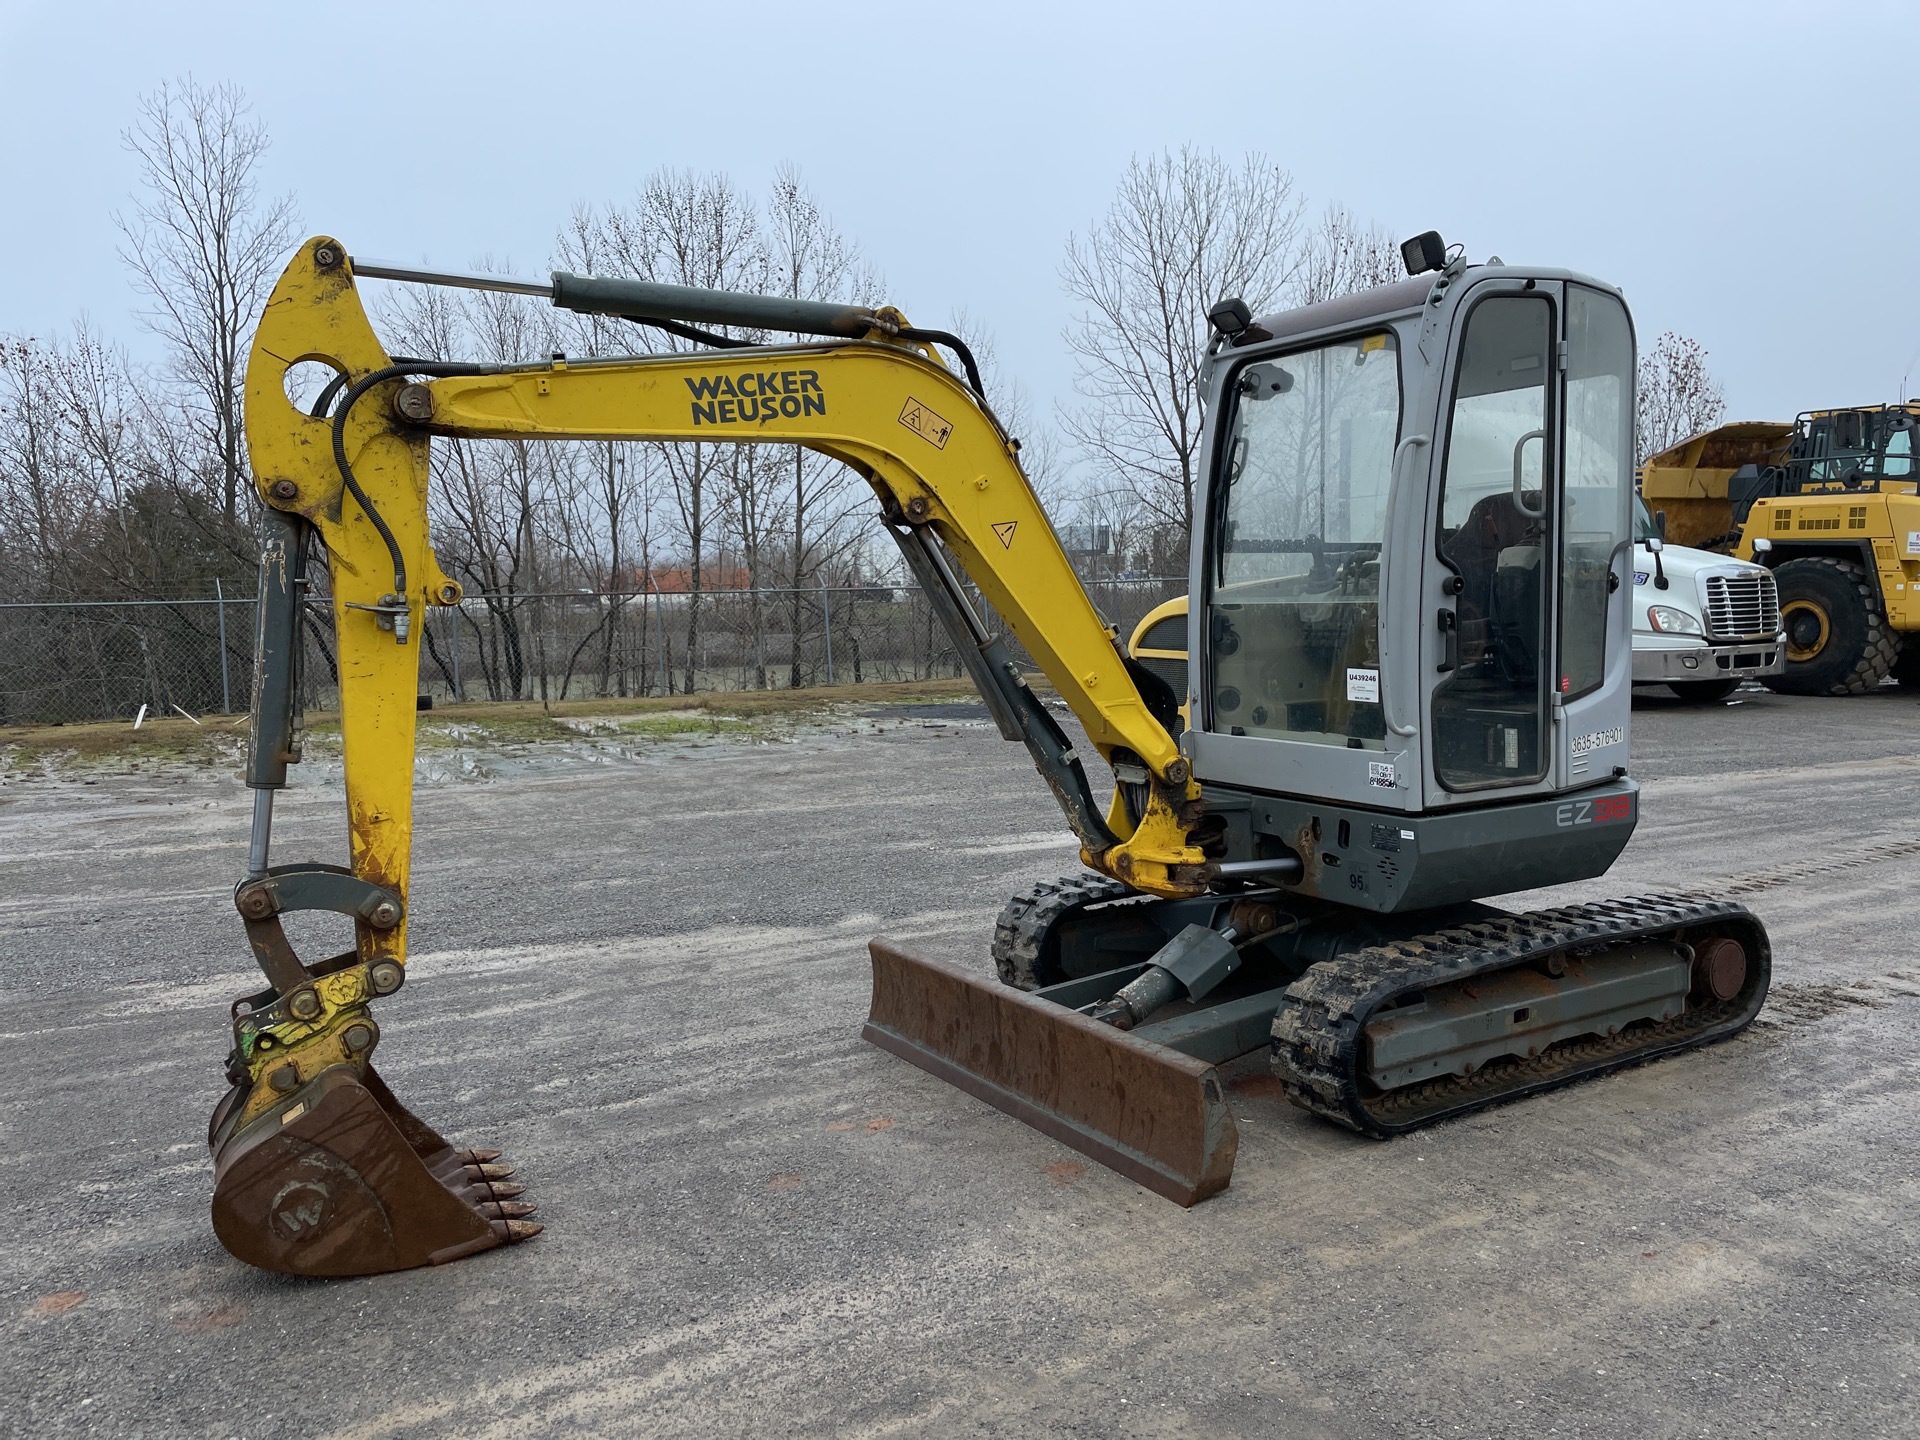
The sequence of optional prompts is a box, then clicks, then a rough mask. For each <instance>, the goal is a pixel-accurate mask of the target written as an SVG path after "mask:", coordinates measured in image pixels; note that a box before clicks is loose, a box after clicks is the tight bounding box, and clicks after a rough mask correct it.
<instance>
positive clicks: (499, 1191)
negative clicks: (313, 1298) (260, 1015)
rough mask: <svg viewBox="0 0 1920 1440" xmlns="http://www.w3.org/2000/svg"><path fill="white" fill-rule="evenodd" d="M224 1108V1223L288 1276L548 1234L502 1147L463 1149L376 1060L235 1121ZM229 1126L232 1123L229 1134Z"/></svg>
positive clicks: (219, 1206)
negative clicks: (521, 1198)
mask: <svg viewBox="0 0 1920 1440" xmlns="http://www.w3.org/2000/svg"><path fill="white" fill-rule="evenodd" d="M244 1096H245V1092H244V1091H241V1090H236V1091H234V1092H232V1093H231V1094H230V1095H229V1097H228V1099H226V1100H223V1101H222V1102H221V1106H220V1108H219V1109H217V1110H216V1111H215V1112H214V1118H213V1134H212V1135H211V1136H210V1140H211V1142H212V1144H213V1147H214V1192H213V1228H214V1233H215V1234H217V1235H218V1236H219V1237H220V1243H221V1244H222V1245H224V1246H226V1247H227V1249H228V1250H229V1251H230V1252H232V1253H233V1254H234V1255H235V1256H236V1257H238V1258H239V1259H241V1260H244V1261H246V1262H247V1263H248V1264H249V1265H257V1266H259V1267H260V1268H261V1269H263V1270H277V1271H279V1272H280V1273H282V1274H286V1275H331V1276H342V1275H378V1274H382V1273H384V1272H386V1271H389V1270H411V1269H413V1268H414V1267H415V1266H419V1265H441V1264H445V1263H446V1262H447V1261H449V1260H458V1259H460V1258H461V1257H462V1256H466V1255H471V1254H473V1253H475V1252H476V1251H480V1250H490V1249H492V1248H493V1247H494V1246H496V1245H507V1244H512V1243H513V1242H515V1241H518V1240H523V1239H528V1238H530V1237H531V1236H533V1235H537V1234H538V1233H539V1232H540V1227H539V1226H538V1225H536V1224H532V1223H531V1222H528V1221H525V1220H521V1219H518V1218H515V1217H518V1216H522V1215H526V1214H529V1213H531V1212H532V1210H533V1207H532V1206H531V1205H527V1204H523V1203H519V1202H516V1201H514V1200H513V1199H512V1198H511V1197H512V1196H515V1195H518V1194H519V1193H521V1189H522V1187H521V1186H519V1185H515V1184H512V1183H510V1182H508V1181H506V1178H505V1177H506V1176H508V1175H511V1174H512V1173H513V1172H512V1171H511V1170H510V1169H509V1168H508V1167H506V1166H504V1165H498V1164H494V1163H492V1162H493V1161H495V1160H497V1159H498V1152H496V1151H487V1150H477V1151H476V1150H456V1149H455V1148H454V1147H453V1146H451V1145H449V1144H448V1143H447V1142H446V1141H445V1140H443V1139H442V1138H441V1137H440V1136H439V1135H438V1134H437V1133H436V1132H435V1131H434V1130H433V1128H432V1127H431V1126H429V1125H427V1124H425V1123H424V1122H422V1121H421V1120H419V1119H418V1118H417V1117H415V1116H414V1115H413V1114H412V1112H410V1111H409V1110H408V1109H407V1108H406V1107H405V1106H403V1105H402V1104H400V1102H399V1101H398V1100H396V1099H394V1097H393V1092H392V1091H390V1090H388V1089H387V1087H386V1084H385V1082H384V1081H382V1080H381V1079H380V1077H379V1075H377V1074H376V1073H375V1072H374V1070H373V1067H372V1066H370V1065H369V1066H367V1067H366V1069H365V1071H364V1073H363V1072H362V1071H360V1070H359V1069H358V1068H357V1067H355V1066H353V1065H335V1066H333V1067H331V1068H329V1069H327V1070H323V1071H321V1072H320V1073H319V1074H318V1075H316V1076H315V1077H314V1078H313V1079H312V1080H310V1081H308V1082H307V1083H306V1084H304V1085H302V1086H300V1087H299V1088H297V1089H295V1090H293V1091H291V1092H290V1093H288V1094H287V1095H286V1096H285V1097H284V1098H282V1099H278V1100H276V1102H275V1103H274V1104H273V1106H272V1108H270V1109H268V1110H266V1111H265V1112H264V1113H263V1114H259V1115H257V1116H255V1117H254V1118H253V1119H251V1120H250V1121H248V1122H247V1123H246V1124H245V1125H244V1126H239V1127H238V1128H230V1127H231V1126H232V1122H233V1119H234V1117H235V1114H236V1112H237V1111H239V1109H240V1108H241V1107H240V1104H239V1101H240V1099H242V1098H244ZM222 1132H227V1133H222Z"/></svg>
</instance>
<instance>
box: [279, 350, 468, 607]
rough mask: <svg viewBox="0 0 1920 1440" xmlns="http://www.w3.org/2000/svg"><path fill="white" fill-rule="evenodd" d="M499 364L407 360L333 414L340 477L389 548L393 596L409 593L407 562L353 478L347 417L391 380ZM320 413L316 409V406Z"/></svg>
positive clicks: (370, 380)
mask: <svg viewBox="0 0 1920 1440" xmlns="http://www.w3.org/2000/svg"><path fill="white" fill-rule="evenodd" d="M502 368H503V367H502V366H498V365H470V364H468V365H463V364H458V363H452V362H445V361H438V360H413V359H408V360H406V361H404V362H402V363H400V364H395V365H388V366H386V367H385V368H384V369H380V370H375V371H374V372H373V373H372V374H370V375H365V376H362V377H361V378H360V379H358V380H356V381H354V383H353V384H352V385H351V386H350V387H349V388H348V390H347V395H346V398H345V399H344V400H342V401H341V402H340V408H339V409H338V410H336V411H334V413H333V463H334V464H335V465H337V466H338V467H339V468H340V478H341V480H343V481H344V482H345V483H346V487H347V493H348V494H350V495H352V496H353V498H354V499H355V500H356V501H358V502H359V505H360V508H361V509H362V510H364V511H366V512H367V518H368V519H369V520H371V521H372V522H373V528H374V529H375V530H376V531H378V532H379V534H380V539H381V542H382V543H383V544H385V545H386V547H387V554H388V555H389V556H390V557H391V558H392V560H393V593H394V594H395V595H398V596H399V597H400V598H401V599H402V600H403V601H404V600H405V599H406V594H407V561H406V557H405V556H403V555H402V554H401V553H400V542H399V541H398V540H396V539H394V538H393V531H392V530H391V529H389V528H388V526H387V522H386V518H385V517H384V516H382V515H381V513H380V510H379V507H378V506H376V505H375V504H374V503H373V501H372V500H371V499H369V498H368V496H367V492H366V491H364V490H362V489H361V488H360V482H359V481H358V480H356V479H355V478H354V474H353V466H352V464H351V463H350V462H349V461H348V460H347V416H348V415H350V414H352V413H353V407H354V405H355V404H357V403H358V402H359V399H360V397H361V396H362V395H364V394H366V393H367V391H369V390H371V389H372V388H373V387H374V386H375V385H378V384H379V383H380V382H381V381H383V380H392V379H394V378H395V377H396V376H400V375H433V376H447V375H497V374H499V373H500V371H501V370H502ZM345 378H346V377H344V376H340V377H337V378H336V379H335V380H334V381H332V382H331V383H330V384H329V385H328V387H327V390H324V391H322V392H321V395H322V398H323V399H327V400H331V399H332V398H333V397H332V395H331V394H329V393H328V392H329V391H331V390H333V388H334V386H336V385H338V384H339V383H340V380H343V379H345ZM316 413H317V407H316Z"/></svg>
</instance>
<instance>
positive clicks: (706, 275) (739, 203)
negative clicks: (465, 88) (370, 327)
mask: <svg viewBox="0 0 1920 1440" xmlns="http://www.w3.org/2000/svg"><path fill="white" fill-rule="evenodd" d="M575 223H576V225H585V226H587V227H589V228H594V227H597V231H598V234H597V238H596V249H597V253H601V254H604V255H606V256H607V257H609V259H610V260H611V261H612V262H614V263H615V264H616V265H617V266H618V268H619V269H620V271H621V272H622V273H624V274H627V275H632V276H635V277H637V278H639V279H642V280H656V281H664V282H666V283H668V284H673V285H694V286H698V287H700V288H702V289H708V290H746V291H755V290H763V289H765V288H766V286H767V283H768V269H767V254H766V246H765V243H764V238H763V236H762V234H761V227H760V216H759V213H758V209H757V207H756V206H755V205H754V203H753V201H752V199H751V198H750V197H748V196H747V195H746V194H744V193H743V192H741V191H740V190H738V189H737V188H735V186H734V185H733V183H732V182H731V181H730V180H728V179H727V177H726V176H724V175H705V176H702V175H697V174H695V173H694V172H693V171H691V170H677V171H676V170H660V171H656V172H655V173H654V174H653V175H652V176H651V177H649V178H648V180H647V181H646V183H645V184H644V185H643V186H642V187H641V190H640V194H639V195H638V196H637V197H635V200H634V203H633V204H632V206H631V207H629V208H624V209H623V208H621V207H619V206H611V205H610V206H608V207H607V208H606V209H605V210H603V211H600V212H597V213H596V212H593V211H591V210H588V211H586V212H583V215H582V216H581V217H576V222H575ZM747 338H754V337H747ZM649 339H650V341H651V340H653V339H654V337H651V336H650V337H649ZM657 343H658V344H660V345H661V346H662V347H664V348H667V349H671V350H681V349H686V348H688V344H689V342H687V341H684V340H680V339H678V338H676V337H672V336H664V335H663V336H659V337H658V340H657ZM725 450H726V447H718V446H713V445H706V444H700V443H692V444H683V445H670V446H666V447H663V449H662V455H663V457H664V459H665V462H666V470H667V477H668V480H669V482H670V488H671V492H672V496H673V501H674V511H675V513H676V517H677V518H678V520H679V522H680V525H679V528H680V532H681V537H682V538H683V539H684V541H685V544H686V550H687V574H688V586H687V588H688V592H689V593H688V600H687V625H686V653H685V657H684V682H685V688H686V689H687V690H688V691H689V692H691V691H692V690H693V688H694V686H695V684H696V683H697V678H698V677H697V675H696V673H695V671H696V668H697V665H698V652H699V645H700V618H701V596H702V594H703V593H704V591H705V589H706V584H705V580H706V575H705V563H706V556H707V550H708V546H709V541H710V538H711V536H710V533H709V532H710V531H711V530H712V529H713V528H714V525H715V521H716V519H717V518H720V517H718V516H717V515H716V511H718V510H721V509H722V507H723V505H724V497H723V496H721V495H720V494H718V493H717V492H718V491H720V490H721V488H722V487H723V486H724V485H725V484H726V471H727V467H728V466H729V464H730V463H731V462H732V460H733V459H734V457H732V456H731V455H729V454H727V453H724V452H725Z"/></svg>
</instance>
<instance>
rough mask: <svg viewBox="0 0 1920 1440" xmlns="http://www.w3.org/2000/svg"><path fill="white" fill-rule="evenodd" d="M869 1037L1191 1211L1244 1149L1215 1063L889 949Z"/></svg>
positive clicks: (1219, 1186) (880, 950)
mask: <svg viewBox="0 0 1920 1440" xmlns="http://www.w3.org/2000/svg"><path fill="white" fill-rule="evenodd" d="M868 948H869V950H870V952H871V954H872V956H873V1007H872V1011H871V1013H870V1014H869V1016H868V1017H867V1024H866V1028H865V1029H864V1030H863V1031H862V1032H861V1034H862V1036H863V1037H864V1038H865V1039H867V1040H869V1041H871V1042H872V1043H873V1044H875V1045H878V1046H880V1048H881V1049H883V1050H891V1051H892V1052H893V1053H894V1054H896V1055H898V1056H900V1057H901V1058H902V1059H904V1060H908V1061H911V1062H912V1063H913V1064H915V1065H918V1066H919V1067H920V1068H921V1069H922V1070H925V1071H926V1072H927V1073H928V1074H930V1075H936V1076H938V1077H939V1078H940V1079H942V1080H945V1081H947V1082H949V1083H950V1084H953V1085H957V1086H959V1087H960V1088H961V1089H962V1090H964V1091H966V1092H967V1093H968V1094H969V1095H974V1096H977V1097H978V1098H980V1099H982V1100H985V1101H986V1102H987V1103H988V1104H989V1105H993V1106H995V1107H997V1108H998V1109H1001V1110H1004V1111H1006V1112H1007V1114H1009V1115H1011V1116H1013V1117H1014V1118H1015V1119H1018V1120H1024V1121H1026V1123H1027V1124H1029V1125H1031V1126H1033V1127H1034V1128H1035V1129H1036V1130H1039V1131H1042V1132H1043V1133H1045V1134H1048V1135H1051V1136H1053V1138H1054V1139H1056V1140H1060V1141H1062V1142H1064V1143H1065V1144H1068V1145H1071V1146H1072V1147H1073V1148H1074V1149H1076V1150H1078V1151H1079V1152H1080V1153H1081V1154H1083V1155H1087V1156H1091V1157H1092V1158H1093V1159H1095V1160H1098V1161H1099V1162H1100V1163H1101V1164H1102V1165H1106V1166H1108V1167H1109V1168H1111V1169H1113V1170H1117V1171H1119V1172H1120V1173H1121V1174H1122V1175H1125V1176H1126V1177H1127V1178H1128V1179H1130V1180H1135V1181H1138V1182H1139V1183H1140V1184H1142V1185H1144V1186H1146V1187H1147V1188H1148V1189H1149V1190H1153V1191H1156V1192H1157V1193H1159V1194H1161V1195H1164V1196H1166V1197H1167V1198H1168V1199H1169V1200H1173V1201H1177V1202H1178V1203H1179V1204H1181V1205H1196V1204H1198V1203H1199V1202H1200V1201H1202V1200H1205V1199H1206V1198H1207V1197H1208V1196H1209V1195H1215V1194H1218V1193H1219V1192H1220V1191H1222V1190H1224V1189H1226V1188H1227V1182H1228V1181H1229V1180H1231V1179H1232V1177H1233V1158H1234V1152H1235V1151H1236V1150H1237V1149H1238V1147H1239V1143H1240V1136H1239V1132H1238V1131H1237V1130H1236V1129H1235V1128H1234V1123H1233V1115H1232V1112H1230V1111H1229V1110H1228V1109H1227V1103H1226V1097H1225V1095H1224V1094H1223V1092H1222V1089H1221V1084H1220V1077H1219V1075H1218V1074H1216V1073H1215V1071H1214V1068H1213V1066H1211V1065H1209V1064H1207V1063H1206V1062H1205V1061H1203V1060H1196V1059H1194V1058H1193V1057H1192V1056H1190V1055H1183V1054H1181V1053H1180V1052H1179V1051H1178V1050H1172V1049H1169V1048H1168V1047H1166V1046H1165V1045H1158V1044H1155V1043H1154V1042H1153V1041H1151V1040H1144V1039H1141V1038H1140V1037H1138V1036H1136V1035H1133V1034H1130V1033H1129V1032H1127V1031H1124V1030H1116V1029H1114V1028H1113V1027H1112V1026H1110V1025H1103V1024H1101V1023H1100V1022H1098V1021H1096V1020H1090V1019H1088V1018H1087V1017H1086V1016H1084V1015H1080V1014H1077V1013H1076V1012H1074V1011H1072V1010H1069V1009H1066V1008H1065V1007H1064V1006H1061V1005H1057V1004H1054V1003H1053V1002H1051V1001H1048V1000H1043V999H1038V998H1036V997H1034V996H1032V995H1029V994H1027V993H1025V992H1024V991H1020V990H1015V989H1013V988H1011V987H1009V986H1006V985H1002V984H1000V983H998V982H997V981H995V980H992V979H989V978H987V977H985V976H978V975H974V974H971V973H969V972H967V971H965V970H962V969H960V968H959V967H958V966H955V965H949V964H946V963H944V962H942V961H939V960H930V959H926V958H923V957H921V956H918V955H909V954H907V953H906V952H905V951H903V950H899V949H896V948H895V947H894V946H893V945H891V944H890V943H888V942H887V941H885V940H875V941H873V942H872V944H871V945H870V946H869V947H868Z"/></svg>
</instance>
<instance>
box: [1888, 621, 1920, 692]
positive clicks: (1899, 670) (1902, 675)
mask: <svg viewBox="0 0 1920 1440" xmlns="http://www.w3.org/2000/svg"><path fill="white" fill-rule="evenodd" d="M1893 678H1894V679H1895V680H1897V681H1899V682H1900V688H1901V689H1902V690H1920V634H1914V635H1908V636H1907V637H1906V638H1905V639H1903V640H1902V641H1901V642H1900V658H1899V659H1898V660H1896V661H1894V662H1893Z"/></svg>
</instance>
